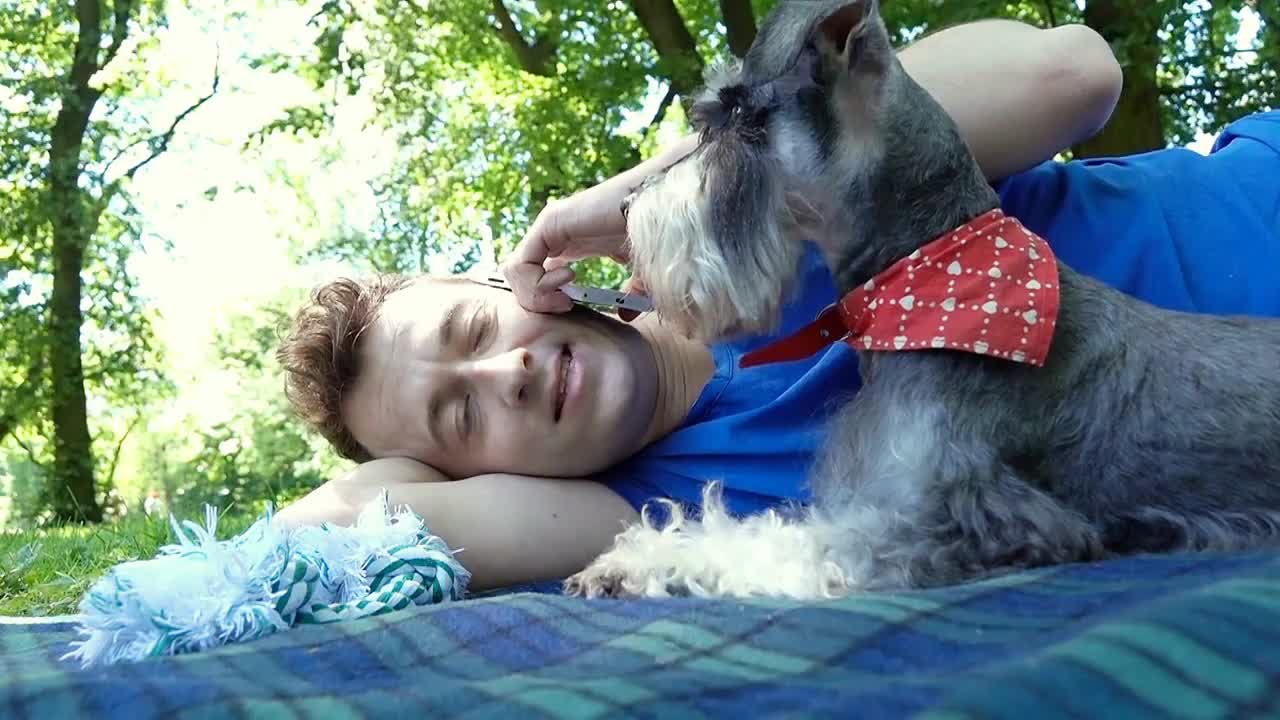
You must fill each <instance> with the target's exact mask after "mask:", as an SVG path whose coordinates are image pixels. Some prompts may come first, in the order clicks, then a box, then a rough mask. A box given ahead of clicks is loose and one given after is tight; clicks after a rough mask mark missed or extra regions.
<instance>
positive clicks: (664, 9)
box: [631, 0, 702, 110]
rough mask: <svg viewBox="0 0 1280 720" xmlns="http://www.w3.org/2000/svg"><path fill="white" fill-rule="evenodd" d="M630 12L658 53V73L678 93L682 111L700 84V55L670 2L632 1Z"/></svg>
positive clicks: (667, 0) (676, 10) (653, 0)
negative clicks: (631, 11) (637, 20)
mask: <svg viewBox="0 0 1280 720" xmlns="http://www.w3.org/2000/svg"><path fill="white" fill-rule="evenodd" d="M631 9H632V10H633V11H634V12H635V14H636V17H637V18H638V19H639V20H640V25H641V27H643V28H644V31H645V34H646V35H648V36H649V42H651V43H652V44H653V49H654V50H656V51H658V64H659V66H660V71H661V72H662V74H663V75H665V76H666V77H667V79H668V81H670V83H671V86H672V87H673V88H675V90H676V92H677V93H679V95H680V97H681V99H682V103H683V104H684V105H685V109H686V110H687V109H688V105H689V103H690V100H691V99H692V97H693V94H694V93H695V92H697V90H698V88H699V87H701V85H702V56H701V55H699V54H698V45H697V43H696V42H695V41H694V39H693V35H691V34H690V33H689V28H688V27H687V26H686V25H685V23H684V18H683V17H681V15H680V10H679V9H677V8H676V5H675V2H674V1H673V0H631Z"/></svg>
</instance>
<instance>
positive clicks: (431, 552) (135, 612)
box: [63, 492, 471, 667]
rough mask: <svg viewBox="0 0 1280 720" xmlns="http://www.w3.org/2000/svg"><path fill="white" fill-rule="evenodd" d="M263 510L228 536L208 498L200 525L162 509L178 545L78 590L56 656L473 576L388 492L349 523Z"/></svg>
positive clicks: (367, 612)
mask: <svg viewBox="0 0 1280 720" xmlns="http://www.w3.org/2000/svg"><path fill="white" fill-rule="evenodd" d="M271 518H272V509H271V508H270V507H268V508H267V511H266V512H265V513H264V514H263V516H262V517H261V518H259V519H258V521H257V522H255V523H254V524H253V526H252V527H250V528H249V529H248V530H245V531H244V532H243V533H241V534H239V535H237V536H235V537H232V538H229V539H226V540H218V539H217V538H216V531H217V527H218V515H217V511H216V510H215V509H214V508H212V507H208V508H206V510H205V522H204V525H203V526H202V525H199V524H196V523H194V522H191V521H186V522H183V523H178V522H177V520H175V519H172V518H171V523H172V525H173V530H174V536H175V537H176V539H177V543H176V544H173V545H167V546H165V547H163V548H161V549H160V551H159V553H157V555H156V557H154V558H152V559H150V560H136V561H132V562H126V563H121V564H120V565H117V566H116V567H114V568H112V569H111V570H110V571H109V572H108V573H107V574H106V575H105V576H104V577H102V578H101V579H99V580H98V581H97V582H96V583H94V585H93V586H92V587H91V588H90V589H89V591H88V592H87V593H86V594H85V596H84V598H83V599H82V600H81V602H80V612H81V616H80V619H79V626H78V629H79V632H80V634H81V635H82V636H83V639H82V640H78V641H76V642H73V643H72V650H71V652H69V653H67V654H66V655H64V656H63V659H69V660H78V661H79V662H80V663H81V665H82V666H84V667H91V666H96V665H104V664H111V663H117V662H121V661H137V660H142V659H144V658H148V657H155V656H161V655H178V654H182V653H190V652H199V651H202V650H207V649H210V648H214V647H218V646H221V645H226V644H229V643H236V642H245V641H248V640H254V639H257V638H261V637H265V636H267V635H270V634H272V633H275V632H278V631H281V630H287V629H289V628H291V627H294V626H296V625H305V624H319V623H330V622H338V621H341V620H351V619H356V618H361V617H369V616H371V615H381V614H384V613H387V612H392V611H395V610H400V609H403V608H407V607H411V606H416V605H426V604H431V603H441V602H447V601H451V600H461V599H462V598H463V596H464V595H465V594H466V588H467V583H468V582H469V581H470V579H471V575H470V573H469V572H467V570H466V568H464V567H463V566H462V565H461V564H460V563H459V562H458V561H457V560H455V559H454V556H453V552H451V551H450V549H449V547H448V545H447V544H445V542H444V541H443V540H441V539H440V538H438V537H436V536H434V535H431V534H430V533H429V532H428V531H427V528H426V526H425V524H424V523H423V521H422V518H421V517H419V516H418V515H416V514H415V513H413V512H412V511H410V510H408V509H404V508H402V509H399V510H397V511H395V512H393V511H392V510H391V509H390V507H389V506H388V502H387V495H386V493H385V492H383V493H382V494H381V495H380V496H379V497H378V498H377V499H375V500H373V501H371V502H370V503H369V504H368V505H366V506H365V507H364V508H363V509H362V511H361V513H360V515H359V517H358V519H357V520H356V523H355V524H354V525H352V526H350V527H341V526H335V525H328V524H325V525H321V526H319V527H301V528H285V527H281V526H279V525H277V524H275V523H273V522H272V520H271Z"/></svg>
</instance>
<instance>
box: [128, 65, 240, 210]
mask: <svg viewBox="0 0 1280 720" xmlns="http://www.w3.org/2000/svg"><path fill="white" fill-rule="evenodd" d="M221 80H222V73H221V70H220V69H219V67H218V61H217V60H215V61H214V65H213V87H211V88H209V92H208V94H206V95H205V96H204V97H201V98H200V99H199V100H197V101H195V102H194V103H192V104H191V106H189V107H188V108H187V109H186V110H183V111H182V112H180V113H178V116H177V117H175V118H174V119H173V122H172V123H170V124H169V129H168V130H165V131H164V132H163V133H160V134H159V135H153V136H152V137H150V138H147V140H146V141H145V142H146V144H148V145H150V146H151V153H150V154H149V155H147V156H146V157H145V158H143V159H142V160H140V161H138V162H137V163H135V164H134V165H133V166H132V167H130V168H129V169H128V170H125V171H124V174H123V175H121V176H120V177H118V178H116V179H115V180H114V181H113V182H112V185H113V186H114V185H117V184H118V183H119V182H120V181H121V180H131V179H133V176H134V175H136V174H137V173H138V171H139V170H141V169H142V168H144V167H146V166H147V163H149V162H151V161H152V160H155V159H156V158H158V157H160V156H161V155H163V154H164V153H165V151H166V150H168V149H169V143H170V142H172V141H173V136H174V135H175V134H176V133H177V132H178V126H179V125H181V124H182V121H183V120H186V119H187V117H188V116H189V115H191V113H193V112H195V111H196V110H199V109H200V108H201V106H203V105H204V104H205V103H207V102H209V101H210V100H212V99H213V96H214V95H216V94H217V93H218V83H219V82H221ZM138 144H139V143H136V142H135V143H133V144H132V145H130V146H129V147H127V148H125V149H124V150H121V151H120V152H119V153H118V154H117V155H116V156H115V157H114V158H112V159H111V162H112V163H114V162H115V161H116V160H118V159H119V158H120V156H121V155H123V154H124V153H125V152H126V151H127V150H129V149H130V148H132V147H136V146H137V145H138ZM109 167H110V164H108V168H109ZM103 176H104V177H105V176H106V171H105V170H104V171H103ZM105 195H107V193H104V197H105Z"/></svg>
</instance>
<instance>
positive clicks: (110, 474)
mask: <svg viewBox="0 0 1280 720" xmlns="http://www.w3.org/2000/svg"><path fill="white" fill-rule="evenodd" d="M141 420H142V413H138V414H137V415H134V416H133V421H132V422H130V423H129V426H128V427H126V428H125V429H124V434H123V435H121V436H120V441H119V442H117V443H116V448H115V450H114V451H113V452H112V453H111V465H110V469H109V470H107V481H106V482H105V483H104V484H103V486H102V487H104V488H113V487H115V482H116V467H117V466H118V465H119V464H120V451H121V450H122V449H123V448H124V443H125V441H126V440H128V439H129V433H131V432H133V429H134V428H135V427H137V426H138V423H139V422H140V421H141Z"/></svg>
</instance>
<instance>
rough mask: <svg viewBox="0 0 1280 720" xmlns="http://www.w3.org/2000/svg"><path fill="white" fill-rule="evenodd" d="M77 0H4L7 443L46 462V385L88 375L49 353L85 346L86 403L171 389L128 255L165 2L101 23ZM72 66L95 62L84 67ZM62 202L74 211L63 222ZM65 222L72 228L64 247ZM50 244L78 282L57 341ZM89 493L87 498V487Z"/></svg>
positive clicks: (0, 329) (1, 159)
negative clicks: (133, 182)
mask: <svg viewBox="0 0 1280 720" xmlns="http://www.w3.org/2000/svg"><path fill="white" fill-rule="evenodd" d="M95 2H96V0H95ZM77 7H78V4H76V3H54V4H49V3H34V2H29V1H28V0H8V2H5V3H3V4H0V68H3V69H2V70H0V109H2V110H3V111H2V112H0V170H2V172H0V315H3V316H4V317H5V318H6V322H5V323H4V324H3V325H0V442H2V441H4V440H5V439H6V438H10V437H11V436H12V438H13V442H12V443H11V445H13V444H17V445H21V446H23V447H24V449H25V450H26V451H27V455H28V459H29V460H31V461H32V462H37V463H39V464H41V465H48V464H49V462H50V457H51V450H52V448H53V444H52V443H50V442H43V441H42V440H43V439H45V438H48V437H50V436H51V435H52V434H54V433H56V432H57V428H56V427H54V422H55V420H58V418H56V417H55V416H54V413H53V412H52V411H51V402H50V399H51V397H52V395H53V393H52V392H51V388H59V389H61V390H63V391H64V392H65V391H66V388H67V386H68V385H71V384H73V383H79V382H80V378H79V377H75V376H66V377H54V376H53V371H54V370H55V369H56V368H57V367H58V364H57V363H56V362H51V361H50V360H51V358H52V357H61V358H65V357H67V356H68V355H70V356H71V357H76V356H79V358H80V363H81V365H82V366H83V374H84V381H83V382H84V385H85V387H86V390H87V393H88V395H89V402H90V403H102V404H105V405H109V406H120V405H122V404H125V403H133V404H137V403H145V402H146V401H148V400H150V399H155V398H157V397H159V396H161V395H163V393H164V391H165V389H166V384H165V383H164V381H163V380H162V377H161V374H160V366H161V357H160V352H159V349H158V348H157V347H156V346H155V344H154V342H153V333H152V317H153V316H152V314H151V313H150V312H148V311H147V310H146V309H145V308H144V307H143V305H142V303H141V301H140V299H139V296H138V293H137V288H136V287H135V285H134V281H133V279H132V277H131V275H130V273H129V272H128V268H127V260H128V258H129V256H130V255H131V254H132V253H133V252H134V251H135V250H136V249H137V248H138V246H139V243H140V238H141V225H140V222H139V218H138V216H137V213H136V212H135V211H134V210H133V209H132V206H131V203H130V198H129V196H128V194H127V187H126V185H127V179H128V177H130V176H131V174H132V172H131V170H132V168H135V167H138V166H140V164H141V162H140V161H135V160H136V159H135V157H134V155H135V154H136V153H135V152H133V151H135V150H139V151H141V152H142V153H143V155H144V156H145V155H146V153H148V152H152V151H156V150H158V148H157V146H156V145H155V144H154V142H153V141H151V138H152V137H153V136H154V134H155V133H154V131H153V130H152V128H151V127H150V124H149V122H148V118H147V117H145V113H143V112H141V111H140V109H139V108H140V107H141V106H140V105H139V104H137V103H136V100H137V98H139V97H140V96H142V95H145V94H147V93H152V92H154V90H155V87H156V84H157V82H158V81H161V80H162V78H161V77H160V76H159V75H158V74H157V73H155V72H154V70H153V69H150V68H147V67H146V65H145V64H144V62H143V60H144V59H145V55H146V52H147V51H148V49H149V48H150V47H151V46H152V45H153V40H152V39H150V31H154V30H155V29H157V28H159V27H162V26H163V24H164V18H163V15H162V6H161V5H160V4H159V3H158V2H151V1H147V0H115V1H114V2H102V3H97V7H96V12H98V13H100V14H101V15H102V18H101V22H99V23H98V24H97V26H96V27H94V26H93V25H92V24H90V25H83V21H84V18H85V17H88V15H87V14H77V13H78V10H77ZM86 7H93V6H90V5H86ZM86 27H87V28H92V30H93V33H94V34H87V31H86V30H85V28H86ZM130 31H132V32H130ZM95 38H96V39H97V40H99V41H100V42H98V43H97V46H92V45H86V47H85V48H84V49H83V51H82V52H81V53H80V55H76V53H75V48H76V47H77V44H78V43H79V44H86V43H88V42H90V41H92V40H93V39H95ZM75 68H84V69H87V70H89V71H92V75H91V76H89V77H85V76H84V75H82V74H81V75H77V72H78V70H77V69H75ZM95 103H97V105H96V107H97V109H98V111H97V112H94V113H93V114H92V115H91V116H90V117H89V118H88V121H87V123H86V124H85V129H84V131H83V132H79V131H77V129H76V128H75V127H74V126H75V124H76V121H75V120H68V118H71V117H72V116H73V115H74V114H75V111H76V110H77V109H78V108H90V107H93V106H94V104H95ZM85 111H86V112H87V111H88V110H87V109H86V110H85ZM59 118H61V120H59ZM60 122H61V125H60V124H59V123H60ZM59 143H61V144H62V147H64V148H66V149H67V152H68V153H70V154H69V155H68V157H66V158H65V159H64V160H63V161H62V162H64V163H68V167H70V169H71V174H70V178H71V185H70V186H69V187H70V190H69V192H70V193H71V196H70V197H68V196H66V195H65V193H62V194H60V193H55V192H54V188H55V187H56V186H57V183H56V181H55V180H54V178H55V176H57V174H58V173H57V172H56V170H57V168H56V167H51V158H52V157H53V153H54V150H55V149H56V148H57V147H59ZM131 162H132V163H133V165H132V166H130V165H129V163H131ZM59 167H62V166H61V165H59ZM126 167H129V168H130V169H128V170H126V169H125V168H126ZM67 213H69V214H70V215H71V216H73V217H75V218H78V220H77V222H76V223H71V224H68V223H67V222H66V218H67V215H66V214H67ZM58 231H61V232H62V233H63V235H64V236H65V237H66V239H65V240H64V241H63V245H62V247H61V249H60V250H59V249H58V248H57V247H56V243H55V235H56V234H57V232H58ZM55 257H60V258H63V261H62V262H63V263H64V266H65V267H67V268H68V273H69V274H71V275H72V276H73V277H74V275H75V274H78V275H79V276H80V282H81V283H82V285H83V291H82V292H80V293H78V295H79V297H78V299H79V301H80V302H79V307H80V310H81V312H82V314H83V322H82V324H80V326H79V333H74V332H73V333H72V334H71V335H69V336H65V335H64V336H63V339H62V340H60V341H57V342H54V341H52V340H51V338H52V337H54V336H53V335H52V333H51V328H53V327H55V326H56V323H54V320H55V318H54V317H52V316H51V307H52V306H51V293H52V290H53V287H54V285H55V283H54V280H53V276H54V273H55V267H56V264H55V262H54V259H55ZM80 257H83V261H81V260H80V259H79V258H80ZM69 258H74V259H69ZM75 306H76V303H75V302H72V304H71V305H70V307H71V308H72V309H73V310H74V308H75ZM10 318H12V322H10ZM79 320H80V319H79V318H77V319H76V321H77V322H78V321H79ZM63 322H64V323H66V322H67V320H66V319H65V318H64V319H63ZM73 330H74V327H73ZM68 337H70V338H71V340H70V341H69V340H68V339H67V338H68ZM76 337H78V338H79V347H76V346H75V343H74V340H75V339H76ZM71 397H75V395H72V396H71ZM66 412H70V413H72V414H73V415H78V416H79V417H81V418H83V417H84V416H85V415H86V414H87V408H76V407H71V408H69V409H68V410H66V411H64V415H63V416H62V417H61V420H59V421H65V420H66V418H67V415H66V414H65V413H66ZM98 419H99V420H101V419H103V418H102V417H99V418H98ZM97 432H98V434H99V435H100V436H109V435H110V434H111V432H112V428H111V426H110V424H109V423H107V424H104V425H102V426H100V427H99V428H97ZM22 435H25V436H26V438H27V439H26V441H25V442H24V441H23V439H22V437H20V436H22ZM81 450H82V451H83V452H84V453H88V448H81V449H78V450H77V451H81ZM86 459H87V458H86ZM95 459H100V458H95ZM73 464H74V463H73ZM46 480H47V482H46V484H47V485H48V487H47V488H46V490H47V492H45V493H44V495H43V498H44V499H45V500H51V499H52V500H53V501H56V502H55V504H60V505H63V506H65V502H63V501H65V500H66V497H65V494H64V491H65V490H67V487H63V486H62V482H63V481H64V480H65V479H64V478H60V477H56V478H55V477H50V476H48V475H47V473H46ZM86 497H87V498H88V501H89V502H92V501H93V493H92V492H90V493H89V495H87V496H86ZM87 514H88V515H89V516H93V515H95V514H96V510H95V511H94V512H92V513H87Z"/></svg>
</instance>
